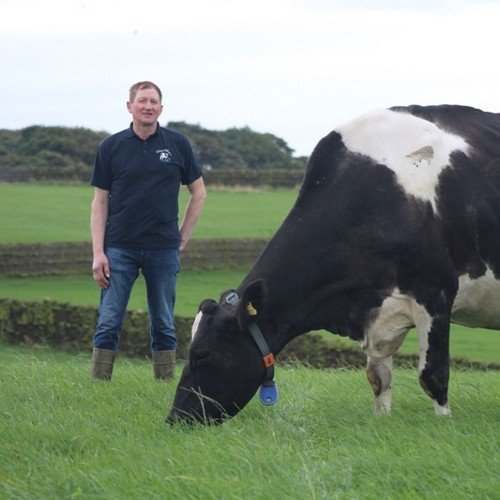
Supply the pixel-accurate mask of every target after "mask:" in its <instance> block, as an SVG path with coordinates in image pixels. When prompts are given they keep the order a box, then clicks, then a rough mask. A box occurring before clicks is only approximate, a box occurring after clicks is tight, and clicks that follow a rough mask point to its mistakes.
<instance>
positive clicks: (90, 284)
mask: <svg viewBox="0 0 500 500" xmlns="http://www.w3.org/2000/svg"><path fill="white" fill-rule="evenodd" d="M247 271H248V270H247V269H240V270H231V271H222V270H220V271H189V270H185V271H182V272H181V274H180V275H179V285H178V289H177V301H176V314H177V315H179V316H184V317H191V318H192V317H194V316H195V315H196V312H197V310H198V306H199V304H200V302H201V301H202V300H203V299H206V298H213V299H216V300H218V299H219V295H220V294H221V292H223V291H225V290H227V289H229V288H236V287H237V286H238V285H239V284H240V282H241V281H242V279H243V277H244V276H245V274H246V272H247ZM2 296H3V297H10V298H14V299H19V300H29V301H41V300H43V299H49V300H55V301H59V302H69V303H71V304H77V305H89V306H95V307H97V303H98V300H99V290H98V289H97V286H96V285H95V283H94V281H93V279H92V277H91V276H90V275H89V276H87V277H85V276H76V277H75V276H69V277H54V278H29V279H0V297H2ZM129 308H130V309H143V310H146V308H147V307H146V290H145V285H144V280H143V279H142V277H139V278H138V280H137V283H136V285H135V287H134V289H133V291H132V296H131V298H130V303H129ZM325 335H327V336H328V337H331V338H335V339H337V340H339V341H343V342H345V343H348V344H351V345H352V344H355V345H356V346H357V345H358V344H357V343H355V342H351V341H350V340H347V339H343V338H342V337H340V336H338V335H335V336H332V335H331V334H329V333H326V332H325ZM418 350H419V347H418V342H417V336H416V334H415V332H414V331H411V332H410V333H409V334H408V337H407V338H406V340H405V342H404V343H403V345H402V346H401V349H400V351H401V352H403V353H406V354H417V353H418ZM451 355H452V356H453V357H460V358H468V359H470V360H473V361H489V362H491V361H494V362H500V332H499V331H494V330H485V329H480V328H477V329H475V328H466V327H463V326H459V325H452V330H451Z"/></svg>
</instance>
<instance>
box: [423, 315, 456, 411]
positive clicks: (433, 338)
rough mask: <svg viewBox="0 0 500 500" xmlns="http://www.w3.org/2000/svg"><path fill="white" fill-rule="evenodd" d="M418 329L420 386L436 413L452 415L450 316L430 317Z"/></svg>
mask: <svg viewBox="0 0 500 500" xmlns="http://www.w3.org/2000/svg"><path fill="white" fill-rule="evenodd" d="M421 318H422V316H421ZM416 326H417V331H418V336H419V343H420V360H419V366H418V371H419V379H420V385H421V386H422V388H423V389H424V391H425V392H426V393H427V394H428V395H429V396H430V397H431V398H432V400H433V401H434V409H435V411H436V414H437V415H448V416H451V411H450V407H449V405H448V379H449V374H450V361H449V336H450V321H449V317H447V316H446V315H442V316H435V317H434V318H432V317H431V316H429V315H428V316H427V320H426V321H421V322H419V323H417V325H416Z"/></svg>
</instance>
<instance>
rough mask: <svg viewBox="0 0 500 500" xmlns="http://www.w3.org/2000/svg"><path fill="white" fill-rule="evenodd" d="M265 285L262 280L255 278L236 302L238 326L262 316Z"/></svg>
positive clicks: (263, 312) (265, 293) (264, 302)
mask: <svg viewBox="0 0 500 500" xmlns="http://www.w3.org/2000/svg"><path fill="white" fill-rule="evenodd" d="M266 302H267V286H266V283H265V281H264V280H257V281H254V282H252V283H250V285H248V286H247V287H246V288H245V290H244V291H243V294H242V296H241V299H240V302H239V304H238V311H237V315H238V322H239V323H240V326H243V325H246V324H247V323H248V322H249V321H252V320H255V319H257V318H262V317H263V316H264V315H265V312H266V309H265V307H266Z"/></svg>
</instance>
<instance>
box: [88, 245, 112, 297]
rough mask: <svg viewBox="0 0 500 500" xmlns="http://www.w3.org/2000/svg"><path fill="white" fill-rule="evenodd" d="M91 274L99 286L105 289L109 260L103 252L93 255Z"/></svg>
mask: <svg viewBox="0 0 500 500" xmlns="http://www.w3.org/2000/svg"><path fill="white" fill-rule="evenodd" d="M92 274H93V275H94V279H95V281H96V283H97V284H98V285H99V288H101V289H103V290H106V289H107V288H108V287H109V277H110V272H109V262H108V258H107V257H106V254H105V253H104V252H102V253H98V254H95V255H94V262H93V263H92Z"/></svg>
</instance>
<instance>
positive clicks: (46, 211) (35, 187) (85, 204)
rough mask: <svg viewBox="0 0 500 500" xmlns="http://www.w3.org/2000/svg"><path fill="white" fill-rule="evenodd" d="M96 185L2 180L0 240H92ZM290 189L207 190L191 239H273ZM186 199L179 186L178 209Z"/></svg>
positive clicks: (287, 205)
mask: <svg viewBox="0 0 500 500" xmlns="http://www.w3.org/2000/svg"><path fill="white" fill-rule="evenodd" d="M92 196H93V188H92V187H90V186H85V185H84V186H82V185H74V186H71V185H70V186H68V185H39V184H6V183H0V199H1V200H2V203H1V204H0V220H1V221H2V231H1V232H0V244H2V243H50V242H54V241H60V242H67V241H90V229H89V221H90V204H91V201H92ZM296 197H297V192H296V191H294V190H291V189H288V190H285V189H278V190H258V191H245V190H241V191H235V190H209V191H208V200H207V203H206V205H205V208H204V210H203V214H202V219H201V221H200V223H199V224H198V226H197V228H196V230H195V233H194V234H193V238H270V237H271V236H272V235H273V234H274V233H275V231H276V230H277V229H278V227H279V226H280V224H281V222H282V221H283V219H284V218H285V216H286V215H287V214H288V212H289V210H290V208H291V207H292V205H293V203H294V201H295V198H296ZM187 200H188V193H187V189H185V188H183V189H182V190H181V196H180V200H179V206H180V213H181V214H182V213H183V212H184V207H185V206H186V203H187Z"/></svg>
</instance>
